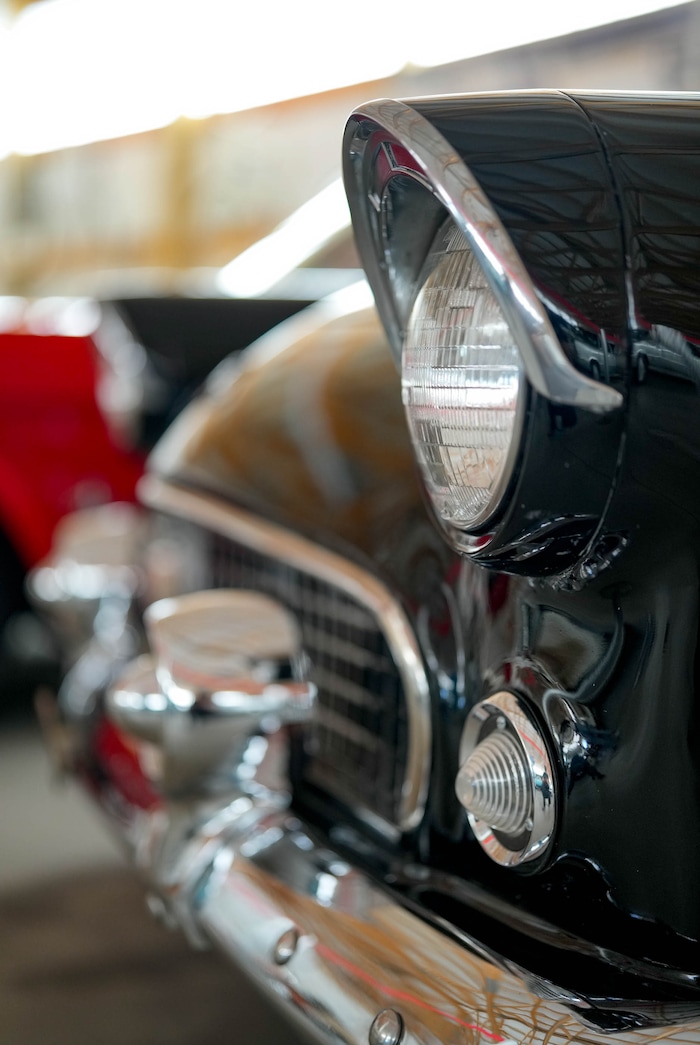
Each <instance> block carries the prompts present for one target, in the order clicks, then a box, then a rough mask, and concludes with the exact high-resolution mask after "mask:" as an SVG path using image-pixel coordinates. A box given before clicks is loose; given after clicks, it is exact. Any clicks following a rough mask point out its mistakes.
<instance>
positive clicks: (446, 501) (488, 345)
mask: <svg viewBox="0 0 700 1045" xmlns="http://www.w3.org/2000/svg"><path fill="white" fill-rule="evenodd" d="M419 284H420V290H419V292H418V295H417V297H416V300H415V304H414V306H413V308H412V310H411V313H410V315H409V318H408V324H407V327H406V335H405V338H404V341H403V360H402V384H403V401H404V405H405V407H406V414H407V418H408V423H409V428H410V430H411V435H412V437H413V443H414V447H415V450H416V454H417V456H418V461H419V463H420V466H421V468H422V470H423V475H424V478H425V481H426V484H427V487H428V490H429V491H430V494H431V497H432V499H433V503H434V504H435V507H436V509H437V511H438V514H439V515H440V517H441V518H442V519H444V520H445V521H446V522H448V523H452V524H454V525H455V526H457V527H469V526H473V525H478V524H479V523H481V522H483V521H484V520H487V519H488V518H489V517H490V516H492V515H493V512H494V510H495V508H496V507H497V506H498V504H499V502H500V500H501V498H502V496H503V492H504V490H505V488H506V487H507V484H508V481H509V479H510V477H511V474H512V470H513V462H514V458H515V456H516V450H517V446H518V442H519V436H520V431H521V428H522V415H523V400H524V386H523V381H522V363H521V360H520V354H519V352H518V347H517V344H516V343H515V339H514V338H513V335H512V333H511V331H510V328H509V327H508V323H507V322H506V320H505V317H504V315H503V312H502V310H501V308H500V306H499V304H498V302H497V301H496V298H495V297H494V294H493V292H492V290H491V288H490V287H489V285H488V283H487V281H486V279H485V278H484V274H483V272H482V270H481V268H480V267H479V265H478V263H477V262H476V259H475V257H474V253H473V251H472V250H471V249H470V247H469V244H468V243H467V241H466V239H465V237H464V235H463V233H462V232H461V231H460V230H459V229H458V228H457V226H456V225H455V223H454V221H453V220H452V219H451V218H448V219H447V220H446V221H445V223H444V224H443V226H442V227H441V228H440V229H439V231H438V233H437V235H436V237H435V239H434V241H433V243H432V246H431V248H430V250H429V252H428V256H427V258H426V261H425V264H424V266H423V271H422V273H421V276H420V279H419Z"/></svg>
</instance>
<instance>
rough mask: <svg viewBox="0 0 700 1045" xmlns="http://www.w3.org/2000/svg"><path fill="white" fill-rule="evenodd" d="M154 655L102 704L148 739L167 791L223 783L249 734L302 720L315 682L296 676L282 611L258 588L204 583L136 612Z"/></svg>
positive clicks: (298, 659)
mask: <svg viewBox="0 0 700 1045" xmlns="http://www.w3.org/2000/svg"><path fill="white" fill-rule="evenodd" d="M144 619H145V623H146V631H147V634H148V637H149V639H150V643H151V647H152V649H153V652H154V656H153V657H140V658H139V659H138V660H136V661H135V662H133V663H132V664H130V665H129V666H128V667H127V668H126V670H125V672H124V673H123V674H122V676H121V677H120V678H119V679H118V680H117V682H116V683H115V685H114V686H113V687H112V688H111V689H110V690H109V691H108V692H107V696H106V710H107V714H108V715H109V717H110V718H112V720H113V721H115V722H116V723H117V724H118V725H119V726H121V728H122V729H123V730H124V731H125V732H127V733H129V734H130V735H131V736H133V737H135V738H137V739H139V740H143V741H146V742H148V743H151V744H154V745H155V746H156V747H157V748H158V753H159V755H160V756H161V757H160V758H159V759H158V760H157V761H156V766H157V768H156V772H157V773H158V776H159V777H160V779H157V780H153V781H152V782H154V783H157V784H159V785H160V787H161V788H162V790H163V792H164V793H166V794H170V795H172V794H178V793H179V794H186V793H188V792H191V791H192V788H193V787H195V788H197V787H208V788H211V787H212V786H214V787H215V786H217V785H219V784H223V785H224V787H225V786H229V787H230V785H231V780H232V778H233V779H237V778H238V777H239V775H240V773H241V772H242V770H244V769H247V768H248V767H247V766H246V758H245V756H246V752H247V749H248V746H249V743H250V740H251V737H253V736H255V735H256V734H266V733H269V732H274V731H275V730H276V729H277V728H279V725H280V723H285V722H301V721H303V720H304V719H306V718H308V716H309V715H310V713H311V709H312V707H313V699H314V696H315V687H314V686H312V685H311V684H310V683H309V682H307V681H305V680H304V679H303V678H302V674H303V658H302V656H301V648H300V636H299V632H298V629H297V627H296V624H295V622H294V620H293V619H292V618H291V616H290V614H289V613H287V611H286V610H285V609H284V608H283V607H282V606H280V605H278V604H277V603H276V602H274V600H272V599H270V598H268V597H267V596H265V595H260V594H259V593H258V592H244V591H225V590H217V591H203V592H194V593H193V594H190V595H183V596H180V597H179V598H171V599H163V600H161V601H160V602H156V603H154V604H153V605H151V606H149V607H148V609H147V610H146V612H145V615H144Z"/></svg>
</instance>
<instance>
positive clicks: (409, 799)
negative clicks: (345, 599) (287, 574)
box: [139, 475, 431, 831]
mask: <svg viewBox="0 0 700 1045" xmlns="http://www.w3.org/2000/svg"><path fill="white" fill-rule="evenodd" d="M139 493H140V496H141V499H142V500H143V502H144V503H145V504H147V505H148V506H149V507H151V508H154V509H156V510H158V511H162V512H165V513H169V514H172V515H176V516H180V517H181V518H183V519H186V520H189V521H190V522H193V523H197V524H199V525H201V526H204V527H206V528H208V529H210V530H212V531H213V532H215V533H218V534H220V535H222V536H223V537H228V538H231V539H233V540H236V541H239V542H241V543H242V544H244V545H246V546H247V547H249V548H251V549H253V550H255V551H257V552H259V553H260V554H262V555H267V556H270V557H271V558H272V559H275V560H277V561H283V562H285V563H288V564H289V565H291V566H293V567H295V568H297V569H299V570H303V571H305V572H306V573H308V574H310V575H311V576H313V577H316V578H317V579H319V580H321V581H324V582H326V583H328V584H331V585H333V586H335V587H336V588H338V589H339V590H340V591H342V592H343V593H344V594H345V595H347V596H349V597H350V598H352V599H354V600H355V601H356V602H358V603H359V604H360V605H361V606H363V607H364V608H365V609H367V610H368V611H369V612H370V613H371V614H372V615H373V616H374V617H375V618H376V620H377V621H378V622H379V624H380V626H381V629H382V632H383V634H384V636H385V638H386V642H387V644H388V646H389V649H390V651H391V655H392V657H393V659H394V661H395V663H396V666H397V669H398V672H399V676H400V679H401V683H402V686H403V690H404V695H405V701H406V711H407V715H408V755H407V771H406V779H405V782H404V786H403V788H402V798H401V806H400V811H399V817H398V824H397V826H398V827H399V828H400V829H401V830H402V831H408V830H411V829H412V828H414V827H416V826H417V824H418V823H419V822H420V820H421V818H422V816H423V812H424V808H425V799H426V795H427V790H428V779H429V769H430V752H431V721H430V699H429V685H428V679H427V676H426V672H425V667H424V664H423V659H422V656H421V653H420V649H419V646H418V643H417V640H416V637H415V635H414V633H413V629H412V628H411V625H410V623H409V621H408V619H407V617H406V615H405V613H404V611H403V609H402V608H401V606H400V605H399V603H398V602H397V601H396V599H394V597H393V596H392V595H391V593H390V592H389V591H388V590H387V588H386V587H385V586H384V585H383V584H382V583H381V582H380V581H379V580H377V578H376V577H374V576H373V575H372V574H370V573H368V572H367V571H365V570H363V569H361V568H360V567H358V566H356V565H355V564H354V563H352V562H349V561H347V560H346V559H343V558H341V557H340V556H339V555H335V554H334V553H333V552H330V551H327V550H326V549H323V548H319V547H318V546H317V545H315V544H313V543H312V542H310V541H307V540H305V539H304V538H303V537H299V536H298V535H296V534H294V533H291V532H290V531H288V530H285V529H283V528H282V527H280V526H276V525H275V524H273V523H270V522H267V521H266V520H264V519H261V518H259V517H257V516H254V515H251V514H249V513H248V512H245V511H243V510H241V509H239V508H237V507H234V506H233V505H230V504H227V503H226V502H225V501H223V500H221V499H220V498H217V497H215V496H212V495H210V494H203V493H199V492H193V491H189V490H185V489H182V488H180V487H178V486H175V485H174V484H172V483H170V482H166V481H164V480H162V479H160V478H158V477H156V476H153V475H148V476H146V477H145V478H144V479H142V480H141V484H140V486H139Z"/></svg>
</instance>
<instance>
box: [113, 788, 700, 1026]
mask: <svg viewBox="0 0 700 1045" xmlns="http://www.w3.org/2000/svg"><path fill="white" fill-rule="evenodd" d="M132 844H133V845H134V846H135V849H136V854H137V863H138V864H139V866H140V867H141V869H142V871H144V872H145V873H146V874H147V876H148V877H149V879H150V882H151V887H152V889H153V890H154V891H155V892H156V893H157V895H159V896H160V897H161V898H162V900H163V907H164V909H160V910H159V911H158V914H159V917H161V918H164V919H165V920H166V921H167V922H169V923H172V920H173V919H174V920H175V921H176V922H177V923H178V924H180V925H181V926H182V928H183V929H184V930H185V931H186V932H187V934H188V936H189V937H190V939H194V940H195V942H198V943H199V944H200V945H202V944H204V943H210V944H211V943H213V944H214V945H216V946H218V948H219V949H220V950H221V951H222V952H223V953H224V954H225V955H226V956H227V957H229V958H230V959H232V960H233V961H234V962H235V963H236V964H238V965H239V966H240V967H241V968H242V969H243V970H244V971H245V973H246V974H247V975H249V976H250V977H251V978H252V979H254V980H255V981H256V982H257V983H258V985H259V986H261V987H262V988H263V989H264V990H266V991H267V993H268V995H269V997H270V999H271V1000H272V1001H274V1002H275V1003H276V1004H277V1005H278V1006H280V1007H281V1008H282V1009H283V1011H284V1013H285V1015H286V1016H287V1017H288V1018H289V1019H290V1020H292V1021H294V1022H296V1023H297V1024H300V1025H301V1027H302V1028H303V1030H304V1031H305V1032H306V1034H307V1035H309V1036H310V1038H311V1040H314V1041H317V1042H323V1043H327V1045H367V1042H368V1036H369V1033H370V1028H371V1027H372V1024H373V1022H374V1021H375V1020H376V1018H377V1014H378V1013H381V1012H383V1011H385V1010H386V1008H387V1003H388V1004H389V1005H390V1006H392V1007H393V1006H394V1005H400V1008H401V1019H402V1024H403V1035H404V1036H403V1038H402V1039H401V1041H402V1045H435V1043H436V1042H440V1043H442V1045H464V1043H465V1041H468V1042H474V1043H477V1045H478V1043H482V1045H486V1043H490V1045H506V1043H507V1045H513V1043H516V1042H518V1043H523V1042H531V1043H535V1042H548V1043H549V1045H570V1043H571V1042H572V1041H575V1042H578V1043H579V1045H605V1043H606V1042H607V1043H609V1042H610V1035H609V1034H606V1033H601V1032H599V1031H597V1030H594V1029H591V1028H589V1027H586V1026H584V1025H583V1024H582V1022H581V1020H580V1018H579V1016H581V1015H582V1016H583V1018H584V1019H585V1009H586V1004H585V1002H584V1000H583V999H582V998H580V997H578V996H576V995H574V994H571V993H569V992H565V991H563V990H561V989H560V988H558V987H556V986H555V985H554V984H551V983H549V982H545V981H540V980H538V978H537V977H529V976H527V975H523V976H518V975H517V974H514V973H513V972H511V971H508V970H507V969H505V968H504V967H502V966H501V967H498V966H497V965H496V964H494V961H495V959H493V958H491V960H490V957H489V955H488V954H487V952H485V951H484V949H483V947H481V946H480V945H479V943H478V942H477V941H475V940H473V939H471V938H469V937H468V936H466V935H464V934H462V935H461V936H460V939H459V940H456V939H454V937H451V936H450V934H449V933H446V932H443V931H441V930H440V928H439V927H437V926H433V925H430V924H428V923H427V922H425V921H424V920H422V919H421V918H419V917H418V916H417V915H416V914H414V913H413V912H412V911H410V910H408V909H407V908H404V907H403V906H402V905H401V904H400V903H399V902H398V901H397V900H396V899H395V898H393V897H392V895H391V894H390V893H389V892H387V890H386V889H385V888H383V887H380V886H378V885H376V884H374V883H373V882H372V880H371V879H370V878H369V877H368V876H367V875H366V874H365V873H364V872H362V871H360V870H358V869H357V868H354V867H351V866H349V865H348V863H346V862H345V861H344V860H342V859H341V858H340V857H339V856H338V855H337V854H335V853H333V852H331V851H330V850H328V849H326V848H324V849H319V848H318V847H317V845H316V844H315V843H314V841H313V839H312V837H311V836H310V835H309V834H307V832H306V830H305V828H304V825H303V824H302V823H300V822H299V820H297V819H296V818H294V817H291V816H290V815H289V813H288V812H286V811H285V810H283V809H279V808H278V809H274V808H273V807H272V806H271V805H270V804H269V803H267V802H266V801H265V800H264V798H262V797H261V798H259V799H254V800H251V799H250V798H243V797H239V798H236V799H234V800H233V801H231V802H230V803H229V804H228V805H227V806H226V807H224V808H220V809H218V810H216V809H212V810H210V812H209V814H208V815H203V813H202V811H201V810H199V811H198V810H197V809H196V808H195V810H192V809H191V808H190V809H189V810H180V811H177V810H175V811H173V813H172V815H171V819H170V820H167V819H164V818H163V817H162V815H160V814H157V813H155V814H148V815H147V816H146V817H145V818H144V819H143V820H142V821H141V822H140V823H139V824H138V825H137V826H136V829H135V831H134V833H133V843H132ZM289 933H293V934H295V936H296V941H297V942H296V947H295V949H294V953H293V954H292V955H290V957H289V958H288V959H287V960H286V961H285V962H283V963H281V964H280V963H279V962H277V961H276V960H275V950H276V947H277V945H278V943H279V942H280V940H281V939H282V938H283V937H286V936H287V934H289ZM532 984H535V985H536V989H537V988H540V989H541V993H540V994H539V995H536V994H535V993H533V991H532V989H531V985H532ZM564 1005H575V1006H576V1007H577V1009H578V1013H579V1016H577V1015H575V1014H574V1013H572V1012H571V1011H569V1010H567V1009H566V1008H565V1007H564ZM397 1015H398V1013H397ZM382 1024H383V1025H384V1027H386V1023H384V1021H382ZM668 1035H669V1028H668V1027H667V1026H662V1027H656V1028H655V1027H644V1028H643V1029H641V1030H623V1031H622V1032H621V1033H618V1034H616V1035H615V1037H616V1040H617V1041H618V1042H620V1043H621V1045H633V1043H636V1045H652V1043H653V1042H655V1041H659V1040H668ZM699 1035H700V1022H697V1021H696V1022H694V1023H690V1024H689V1025H687V1026H686V1027H675V1028H674V1033H673V1040H674V1041H675V1042H677V1043H682V1045H697V1042H698V1041H699V1040H700V1037H699ZM379 1040H381V1039H379Z"/></svg>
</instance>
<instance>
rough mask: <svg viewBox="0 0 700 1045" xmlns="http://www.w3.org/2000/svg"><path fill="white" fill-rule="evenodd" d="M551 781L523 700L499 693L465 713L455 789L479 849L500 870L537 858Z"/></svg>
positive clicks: (546, 840) (551, 812)
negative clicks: (466, 715) (466, 714)
mask: <svg viewBox="0 0 700 1045" xmlns="http://www.w3.org/2000/svg"><path fill="white" fill-rule="evenodd" d="M555 786H556V785H555V776H554V770H553V766H552V762H551V759H550V757H549V754H548V752H547V746H546V743H545V740H544V737H543V735H542V732H541V730H540V729H539V727H538V726H537V724H536V722H535V720H534V718H533V716H532V714H531V713H530V711H529V710H528V708H527V705H526V704H525V702H524V701H523V700H521V699H520V698H519V697H517V696H516V695H515V694H514V693H509V692H507V691H503V692H501V693H494V694H493V695H492V696H490V697H487V698H486V700H482V701H481V702H480V703H479V704H477V705H476V706H475V707H474V708H472V710H471V711H470V712H469V716H468V717H467V721H466V724H465V727H464V732H463V735H462V742H461V745H460V770H459V773H458V774H457V780H456V784H455V790H456V792H457V797H458V798H459V800H460V802H461V803H462V805H463V806H464V808H465V809H466V810H467V814H468V817H469V823H470V824H471V827H472V830H473V831H474V834H475V835H476V837H477V840H478V841H479V843H480V845H481V847H482V848H483V849H484V850H485V851H486V852H487V853H488V855H489V856H490V857H491V859H492V860H494V861H495V862H496V863H498V864H501V865H502V866H503V867H516V866H517V865H518V864H522V863H525V862H527V861H529V860H534V858H535V857H537V856H541V855H542V853H543V852H544V851H545V850H546V848H547V846H548V845H549V844H550V842H551V841H552V837H553V834H554V828H555V819H556V802H555V798H556V794H555Z"/></svg>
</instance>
